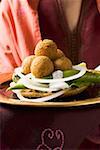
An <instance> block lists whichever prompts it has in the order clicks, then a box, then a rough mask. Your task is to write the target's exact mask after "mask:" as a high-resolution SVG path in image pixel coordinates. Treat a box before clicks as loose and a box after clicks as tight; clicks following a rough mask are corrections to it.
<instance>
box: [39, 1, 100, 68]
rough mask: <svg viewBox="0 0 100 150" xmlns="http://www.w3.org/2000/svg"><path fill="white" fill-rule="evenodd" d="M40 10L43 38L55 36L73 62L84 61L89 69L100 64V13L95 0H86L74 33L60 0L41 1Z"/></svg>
mask: <svg viewBox="0 0 100 150" xmlns="http://www.w3.org/2000/svg"><path fill="white" fill-rule="evenodd" d="M38 11H39V20H40V29H41V34H42V38H43V39H44V38H50V39H53V40H54V41H55V42H56V43H57V45H58V47H59V48H60V49H62V50H63V51H64V53H65V54H66V55H67V56H68V57H69V58H70V59H71V60H72V61H73V63H74V64H77V63H79V62H81V61H84V62H86V63H87V64H88V67H89V68H94V67H96V66H98V65H99V64H100V52H99V50H100V44H99V43H100V14H99V11H98V9H97V4H96V1H94V0H91V1H87V0H84V1H83V4H82V8H81V12H80V17H79V21H78V24H77V27H76V28H75V29H74V31H73V32H71V31H70V30H69V27H68V24H67V20H66V18H65V16H64V11H63V6H62V1H61V0H50V1H49V0H48V1H47V0H41V1H40V3H39V7H38Z"/></svg>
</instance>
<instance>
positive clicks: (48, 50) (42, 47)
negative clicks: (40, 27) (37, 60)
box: [35, 39, 57, 60]
mask: <svg viewBox="0 0 100 150" xmlns="http://www.w3.org/2000/svg"><path fill="white" fill-rule="evenodd" d="M56 53H57V45H56V43H55V42H54V41H52V40H49V39H44V40H43V41H42V40H41V41H39V42H38V44H37V45H36V47H35V55H36V56H48V57H49V58H50V59H51V60H54V59H55V58H56Z"/></svg>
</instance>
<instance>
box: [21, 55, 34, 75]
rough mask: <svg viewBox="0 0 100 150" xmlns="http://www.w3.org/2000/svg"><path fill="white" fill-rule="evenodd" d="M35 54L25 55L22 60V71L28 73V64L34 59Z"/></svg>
mask: <svg viewBox="0 0 100 150" xmlns="http://www.w3.org/2000/svg"><path fill="white" fill-rule="evenodd" d="M35 57H36V56H35V55H31V56H27V57H26V58H25V59H24V60H23V62H22V71H21V72H22V73H24V74H28V73H30V72H31V70H30V66H31V63H32V61H33V60H34V59H35Z"/></svg>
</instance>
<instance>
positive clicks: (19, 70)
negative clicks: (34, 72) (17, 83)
mask: <svg viewBox="0 0 100 150" xmlns="http://www.w3.org/2000/svg"><path fill="white" fill-rule="evenodd" d="M21 70H22V68H21V67H18V68H15V70H14V73H15V74H16V75H18V76H19V77H20V78H23V77H24V76H25V75H24V74H22V73H21Z"/></svg>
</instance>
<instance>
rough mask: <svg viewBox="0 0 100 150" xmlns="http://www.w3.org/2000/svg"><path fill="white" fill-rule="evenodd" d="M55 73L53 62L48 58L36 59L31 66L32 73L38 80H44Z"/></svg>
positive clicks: (39, 57) (40, 57)
mask: <svg viewBox="0 0 100 150" xmlns="http://www.w3.org/2000/svg"><path fill="white" fill-rule="evenodd" d="M53 71H54V65H53V62H52V61H51V60H50V59H49V57H47V56H38V57H36V58H35V59H34V60H33V62H32V64H31V73H32V75H34V76H35V77H37V78H42V77H44V76H47V75H49V74H51V73H52V72H53Z"/></svg>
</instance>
